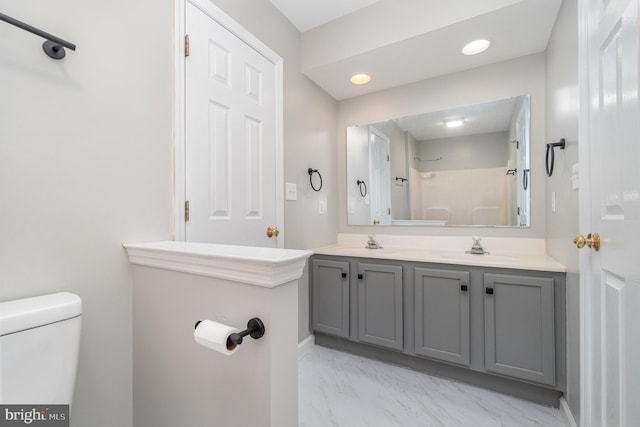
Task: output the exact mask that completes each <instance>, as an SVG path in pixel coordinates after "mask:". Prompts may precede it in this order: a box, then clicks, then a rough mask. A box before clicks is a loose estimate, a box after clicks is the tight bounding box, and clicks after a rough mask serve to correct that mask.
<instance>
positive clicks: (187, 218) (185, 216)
mask: <svg viewBox="0 0 640 427" xmlns="http://www.w3.org/2000/svg"><path fill="white" fill-rule="evenodd" d="M187 221H189V201H188V200H185V202H184V222H187Z"/></svg>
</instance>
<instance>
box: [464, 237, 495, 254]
mask: <svg viewBox="0 0 640 427" xmlns="http://www.w3.org/2000/svg"><path fill="white" fill-rule="evenodd" d="M472 239H473V246H471V250H468V251H466V252H465V254H473V255H489V252H487V251H485V250H484V248H483V247H482V245H481V244H480V240H482V238H481V237H479V236H473V237H472Z"/></svg>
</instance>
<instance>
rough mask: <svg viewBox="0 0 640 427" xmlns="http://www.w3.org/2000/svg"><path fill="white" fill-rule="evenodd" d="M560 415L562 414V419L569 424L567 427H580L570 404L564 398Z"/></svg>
mask: <svg viewBox="0 0 640 427" xmlns="http://www.w3.org/2000/svg"><path fill="white" fill-rule="evenodd" d="M560 413H562V418H563V419H564V422H565V423H566V424H567V427H578V424H577V423H576V420H575V418H573V413H572V412H571V408H569V403H568V402H567V400H566V399H565V398H564V397H561V398H560Z"/></svg>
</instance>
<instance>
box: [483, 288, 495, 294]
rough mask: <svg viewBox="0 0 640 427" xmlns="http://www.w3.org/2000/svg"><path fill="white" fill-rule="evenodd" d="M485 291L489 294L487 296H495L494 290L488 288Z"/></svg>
mask: <svg viewBox="0 0 640 427" xmlns="http://www.w3.org/2000/svg"><path fill="white" fill-rule="evenodd" d="M484 291H485V292H486V293H487V295H493V288H486V289H485V290H484Z"/></svg>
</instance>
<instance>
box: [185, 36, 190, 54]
mask: <svg viewBox="0 0 640 427" xmlns="http://www.w3.org/2000/svg"><path fill="white" fill-rule="evenodd" d="M184 56H185V57H186V56H189V34H185V36H184Z"/></svg>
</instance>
